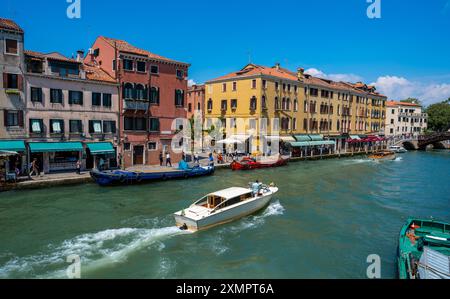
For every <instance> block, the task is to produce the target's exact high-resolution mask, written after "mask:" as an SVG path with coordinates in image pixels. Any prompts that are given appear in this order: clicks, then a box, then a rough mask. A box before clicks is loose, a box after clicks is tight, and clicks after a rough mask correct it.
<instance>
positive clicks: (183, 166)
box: [90, 161, 214, 186]
mask: <svg viewBox="0 0 450 299" xmlns="http://www.w3.org/2000/svg"><path fill="white" fill-rule="evenodd" d="M213 173H214V166H199V165H195V166H192V167H191V166H189V165H188V163H186V162H185V161H181V162H180V163H179V166H178V169H177V168H167V169H164V168H155V169H149V170H143V171H127V170H110V171H99V170H92V171H91V172H90V174H91V177H92V179H93V180H94V181H95V182H96V183H97V184H99V185H101V186H110V185H131V184H140V183H148V182H152V181H165V180H172V179H188V178H193V177H200V176H207V175H212V174H213Z"/></svg>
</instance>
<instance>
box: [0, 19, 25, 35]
mask: <svg viewBox="0 0 450 299" xmlns="http://www.w3.org/2000/svg"><path fill="white" fill-rule="evenodd" d="M0 29H7V30H12V31H17V32H19V33H23V30H22V28H20V26H19V25H17V23H16V22H14V21H13V20H10V19H3V18H0Z"/></svg>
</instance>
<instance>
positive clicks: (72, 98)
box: [69, 90, 83, 105]
mask: <svg viewBox="0 0 450 299" xmlns="http://www.w3.org/2000/svg"><path fill="white" fill-rule="evenodd" d="M69 104H70V105H83V92H81V91H72V90H70V91H69Z"/></svg>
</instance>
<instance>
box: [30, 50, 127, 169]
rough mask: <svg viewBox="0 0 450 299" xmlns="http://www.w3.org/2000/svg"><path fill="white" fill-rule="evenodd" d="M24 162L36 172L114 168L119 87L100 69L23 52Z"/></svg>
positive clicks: (79, 60)
mask: <svg viewBox="0 0 450 299" xmlns="http://www.w3.org/2000/svg"><path fill="white" fill-rule="evenodd" d="M25 90H26V95H27V97H26V109H25V111H26V113H25V128H26V131H27V142H28V150H29V153H28V156H29V161H32V160H34V159H36V160H37V161H38V165H39V166H40V168H41V171H43V172H45V173H48V172H54V171H69V170H74V169H75V168H76V163H77V161H78V160H80V161H81V163H82V168H83V169H91V168H94V167H97V166H98V162H99V160H100V158H101V159H103V160H104V161H105V162H106V164H105V166H111V167H116V166H117V156H116V148H117V142H118V135H117V131H118V130H117V126H118V121H119V97H118V92H119V88H118V84H117V83H116V81H115V80H114V78H112V77H111V76H110V75H109V74H107V73H106V72H105V71H103V70H102V69H101V68H100V66H98V65H93V64H88V63H83V52H82V51H79V52H78V56H77V59H69V58H66V57H64V56H63V55H61V54H59V53H56V52H55V53H49V54H44V53H39V52H34V51H25Z"/></svg>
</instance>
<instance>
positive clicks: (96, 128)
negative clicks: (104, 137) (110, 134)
mask: <svg viewBox="0 0 450 299" xmlns="http://www.w3.org/2000/svg"><path fill="white" fill-rule="evenodd" d="M89 133H91V134H92V133H93V134H101V133H102V121H101V120H90V121H89Z"/></svg>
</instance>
